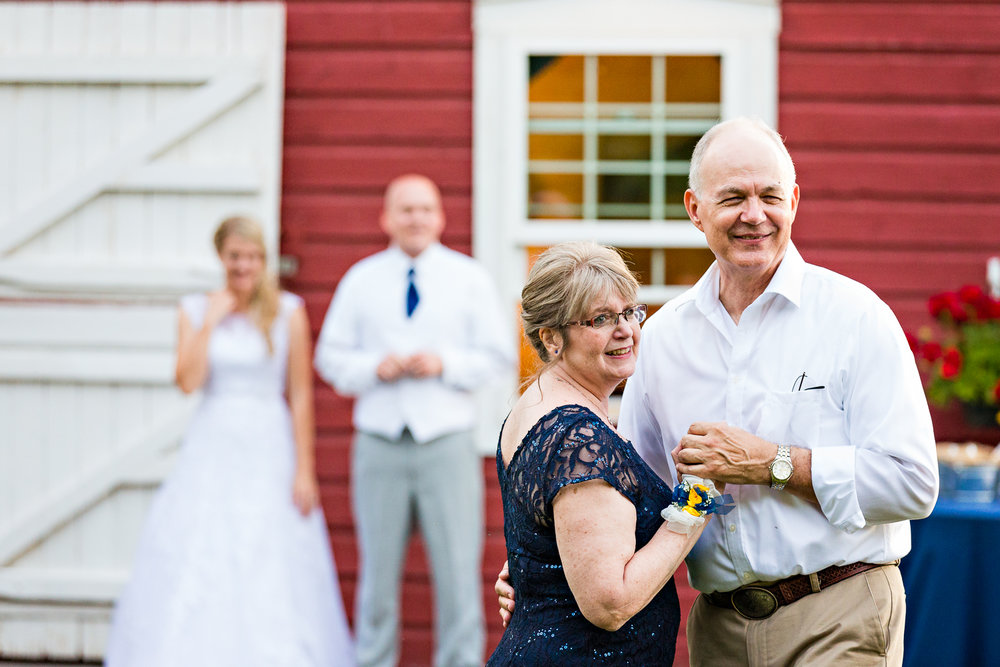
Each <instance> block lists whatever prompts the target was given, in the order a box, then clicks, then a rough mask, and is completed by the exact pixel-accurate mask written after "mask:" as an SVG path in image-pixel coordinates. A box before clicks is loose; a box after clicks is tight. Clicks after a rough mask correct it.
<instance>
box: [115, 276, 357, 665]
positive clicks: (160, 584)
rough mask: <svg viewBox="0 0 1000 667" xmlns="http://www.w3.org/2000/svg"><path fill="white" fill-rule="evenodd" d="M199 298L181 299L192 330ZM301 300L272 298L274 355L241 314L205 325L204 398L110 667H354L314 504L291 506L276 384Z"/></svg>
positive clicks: (289, 447) (140, 562) (122, 603)
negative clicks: (302, 508) (304, 511)
mask: <svg viewBox="0 0 1000 667" xmlns="http://www.w3.org/2000/svg"><path fill="white" fill-rule="evenodd" d="M206 303H207V298H206V296H205V295H192V296H188V297H185V298H184V299H183V300H182V302H181V307H182V308H183V309H184V312H185V313H186V314H187V316H188V318H189V319H190V320H191V322H192V324H193V325H194V326H195V327H196V328H200V327H201V323H202V319H203V316H204V312H205V307H206ZM299 304H301V299H299V297H297V296H294V295H292V294H289V293H283V294H282V295H281V308H280V311H279V315H278V317H277V319H276V320H275V323H274V326H273V329H272V340H273V345H274V354H273V355H269V354H268V352H267V344H266V342H265V340H264V337H263V336H262V335H261V334H260V332H259V331H258V330H257V328H256V327H255V326H254V325H253V323H252V322H251V321H250V320H249V319H248V318H247V317H245V316H243V315H239V314H233V315H230V316H228V317H226V318H225V319H224V320H223V321H222V322H221V323H220V324H219V325H218V326H217V327H216V329H215V330H214V332H213V333H212V338H211V341H210V344H209V366H210V371H209V378H208V380H207V381H206V384H205V387H204V396H203V398H202V402H201V405H200V406H199V408H198V410H197V412H196V414H195V416H194V418H193V420H192V422H191V424H190V426H189V428H188V431H187V435H186V437H185V439H184V442H183V444H182V446H181V450H180V454H179V456H178V460H177V464H176V467H175V469H174V471H173V473H172V474H171V476H170V477H169V479H168V480H167V481H166V482H165V483H164V485H163V487H162V488H161V489H160V491H159V493H158V494H157V496H156V498H155V500H154V501H153V504H152V507H151V509H150V513H149V517H148V519H147V522H146V525H145V528H144V530H143V533H142V536H141V537H140V540H139V546H138V551H137V555H136V560H135V567H134V571H133V575H132V579H131V581H130V583H129V585H128V586H127V587H126V589H125V591H124V592H123V594H122V596H121V598H120V599H119V601H118V604H117V606H116V609H115V613H114V618H113V622H112V627H111V632H110V635H109V639H108V646H107V651H106V662H105V665H106V667H160V666H162V667H197V666H200V665H204V666H206V667H207V666H211V667H227V666H230V665H231V666H233V667H237V666H238V667H254V666H260V667H265V666H266V667H280V666H288V667H321V666H322V667H329V666H334V665H336V666H338V667H339V666H340V665H352V664H353V662H354V659H353V654H354V650H353V645H352V640H351V637H350V633H349V630H348V626H347V620H346V618H345V615H344V609H343V603H342V599H341V595H340V589H339V587H338V585H337V578H336V575H335V572H334V563H333V557H332V554H331V552H330V547H329V543H328V541H327V534H326V526H325V522H324V519H323V513H322V511H321V510H320V509H319V508H317V509H315V510H314V511H313V512H312V513H311V514H309V516H307V517H303V516H302V515H301V514H300V513H299V511H298V510H297V509H296V507H295V505H294V504H293V503H292V478H293V475H294V470H295V447H294V442H293V440H292V425H291V418H290V415H289V411H288V406H287V403H286V401H285V399H284V397H283V392H284V388H285V374H286V365H287V360H288V320H289V316H290V315H291V313H292V311H293V310H294V309H295V308H296V307H297V306H298V305H299Z"/></svg>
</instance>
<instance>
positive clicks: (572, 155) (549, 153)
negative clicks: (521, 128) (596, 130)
mask: <svg viewBox="0 0 1000 667" xmlns="http://www.w3.org/2000/svg"><path fill="white" fill-rule="evenodd" d="M528 159H529V160H577V161H579V160H582V159H583V135H582V134H529V135H528Z"/></svg>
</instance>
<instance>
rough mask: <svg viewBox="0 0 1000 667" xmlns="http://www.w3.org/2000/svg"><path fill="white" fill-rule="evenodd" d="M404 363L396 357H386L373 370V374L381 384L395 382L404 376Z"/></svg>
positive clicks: (392, 355) (400, 358)
mask: <svg viewBox="0 0 1000 667" xmlns="http://www.w3.org/2000/svg"><path fill="white" fill-rule="evenodd" d="M405 363H406V362H405V360H404V359H403V358H402V357H397V356H396V355H394V354H389V355H386V356H385V358H384V359H382V361H381V362H379V365H378V367H377V368H376V369H375V374H376V375H377V376H378V379H379V380H381V381H382V382H395V381H396V380H398V379H399V378H401V377H403V375H405V374H406V366H405Z"/></svg>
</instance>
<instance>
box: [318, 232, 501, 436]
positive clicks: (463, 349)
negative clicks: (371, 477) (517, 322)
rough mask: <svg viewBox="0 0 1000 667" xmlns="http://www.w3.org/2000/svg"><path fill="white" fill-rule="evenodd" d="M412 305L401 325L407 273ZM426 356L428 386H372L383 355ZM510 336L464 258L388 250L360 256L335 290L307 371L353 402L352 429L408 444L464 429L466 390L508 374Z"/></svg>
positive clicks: (467, 422)
mask: <svg viewBox="0 0 1000 667" xmlns="http://www.w3.org/2000/svg"><path fill="white" fill-rule="evenodd" d="M411 267H412V268H413V269H414V270H415V283H416V286H417V291H418V293H419V295H420V301H419V303H418V305H417V308H416V310H415V311H414V313H413V316H412V317H409V318H408V317H407V316H406V293H407V288H408V286H409V278H408V273H409V270H410V268H411ZM416 352H432V353H434V354H437V355H438V356H439V357H440V358H441V362H442V365H443V371H442V374H441V376H440V377H435V378H424V379H414V378H402V379H400V380H397V381H395V382H382V381H380V380H379V379H378V376H377V375H376V368H377V367H378V365H379V363H380V362H381V361H382V359H383V358H385V356H386V355H388V354H396V355H399V356H409V355H411V354H413V353H416ZM514 359H515V337H514V330H513V326H512V325H511V324H510V322H509V318H507V317H504V316H503V312H502V310H501V309H500V306H499V302H498V299H497V296H496V290H495V288H494V287H493V284H492V281H491V280H490V278H489V276H488V275H487V274H486V271H485V270H484V269H483V268H482V267H481V266H480V265H479V264H478V263H477V262H476V261H475V260H473V259H472V258H471V257H468V256H466V255H463V254H461V253H458V252H455V251H454V250H450V249H448V248H445V247H444V246H442V245H440V244H433V245H431V246H430V247H428V248H427V249H426V250H424V252H422V253H421V254H420V255H419V256H418V257H417V258H416V259H414V258H411V257H410V256H409V255H407V254H406V253H404V252H403V251H402V250H400V249H399V248H398V247H395V246H392V247H390V248H388V249H387V250H384V251H382V252H379V253H376V254H374V255H371V256H370V257H367V258H365V259H363V260H361V261H360V262H358V263H357V264H355V265H354V266H352V267H351V268H350V270H348V272H347V273H346V274H345V275H344V278H343V280H341V281H340V284H339V285H338V286H337V291H336V293H335V294H334V297H333V301H332V302H331V304H330V309H329V310H328V311H327V314H326V318H325V320H324V321H323V329H322V331H321V332H320V335H319V340H318V341H317V344H316V359H315V364H316V370H317V371H319V374H320V375H321V376H322V377H323V378H324V379H325V380H327V381H328V382H329V383H330V384H332V385H333V386H334V388H335V389H336V390H337V391H338V392H339V393H341V394H343V395H345V396H356V397H357V400H356V401H355V403H354V427H355V428H357V429H359V430H361V431H366V432H368V433H374V434H377V435H381V436H385V437H387V438H393V439H395V438H398V437H399V436H400V435H401V434H402V432H403V428H404V427H408V428H409V430H410V432H411V433H412V434H413V437H414V439H416V440H417V442H426V441H428V440H433V439H434V438H437V437H440V436H442V435H446V434H448V433H455V432H457V431H462V430H467V429H471V428H473V426H474V425H475V421H476V408H475V401H474V398H473V395H472V390H474V389H476V388H478V387H479V386H480V385H482V384H484V383H486V382H488V381H489V380H491V379H493V378H495V377H497V376H498V375H500V374H503V373H509V372H510V371H511V369H512V368H513V366H514Z"/></svg>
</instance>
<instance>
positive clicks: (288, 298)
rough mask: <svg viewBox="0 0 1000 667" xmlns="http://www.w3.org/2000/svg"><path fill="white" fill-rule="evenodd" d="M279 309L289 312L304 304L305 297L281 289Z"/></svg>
mask: <svg viewBox="0 0 1000 667" xmlns="http://www.w3.org/2000/svg"><path fill="white" fill-rule="evenodd" d="M280 299H281V310H282V311H285V312H288V313H291V312H292V311H293V310H295V309H296V308H298V307H300V306H304V305H305V299H303V298H302V297H301V296H299V295H298V294H292V293H291V292H289V291H287V290H281V296H280Z"/></svg>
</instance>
